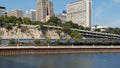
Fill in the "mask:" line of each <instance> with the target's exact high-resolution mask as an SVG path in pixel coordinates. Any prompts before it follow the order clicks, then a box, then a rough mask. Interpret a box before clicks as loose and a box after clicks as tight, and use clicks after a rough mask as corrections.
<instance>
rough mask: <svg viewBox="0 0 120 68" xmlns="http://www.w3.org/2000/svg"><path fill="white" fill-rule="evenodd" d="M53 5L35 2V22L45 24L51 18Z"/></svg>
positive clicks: (38, 0) (44, 0)
mask: <svg viewBox="0 0 120 68" xmlns="http://www.w3.org/2000/svg"><path fill="white" fill-rule="evenodd" d="M53 14H54V12H53V3H52V2H50V1H48V0H37V8H36V20H37V21H43V22H46V21H47V20H48V17H51V16H53Z"/></svg>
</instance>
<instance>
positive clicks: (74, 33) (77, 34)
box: [70, 31, 83, 39]
mask: <svg viewBox="0 0 120 68" xmlns="http://www.w3.org/2000/svg"><path fill="white" fill-rule="evenodd" d="M70 36H71V37H72V38H74V39H80V38H82V37H83V36H82V35H81V34H80V33H79V32H78V31H72V32H71V33H70Z"/></svg>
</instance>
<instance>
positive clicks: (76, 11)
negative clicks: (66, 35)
mask: <svg viewBox="0 0 120 68" xmlns="http://www.w3.org/2000/svg"><path fill="white" fill-rule="evenodd" d="M91 3H92V2H91V0H79V1H77V2H73V3H70V4H68V5H67V21H72V22H73V23H75V24H78V25H82V26H84V27H91V7H92V6H91Z"/></svg>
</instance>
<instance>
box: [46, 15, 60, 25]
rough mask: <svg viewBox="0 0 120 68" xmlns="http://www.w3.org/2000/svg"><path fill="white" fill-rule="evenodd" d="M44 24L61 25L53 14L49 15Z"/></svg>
mask: <svg viewBox="0 0 120 68" xmlns="http://www.w3.org/2000/svg"><path fill="white" fill-rule="evenodd" d="M45 25H52V26H62V21H61V20H60V19H59V18H57V17H55V16H52V17H50V19H49V20H48V21H47V22H46V23H45Z"/></svg>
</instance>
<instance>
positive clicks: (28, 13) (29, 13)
mask: <svg viewBox="0 0 120 68" xmlns="http://www.w3.org/2000/svg"><path fill="white" fill-rule="evenodd" d="M26 17H28V18H30V19H31V20H33V21H35V20H36V10H32V9H31V10H27V11H26Z"/></svg>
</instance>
